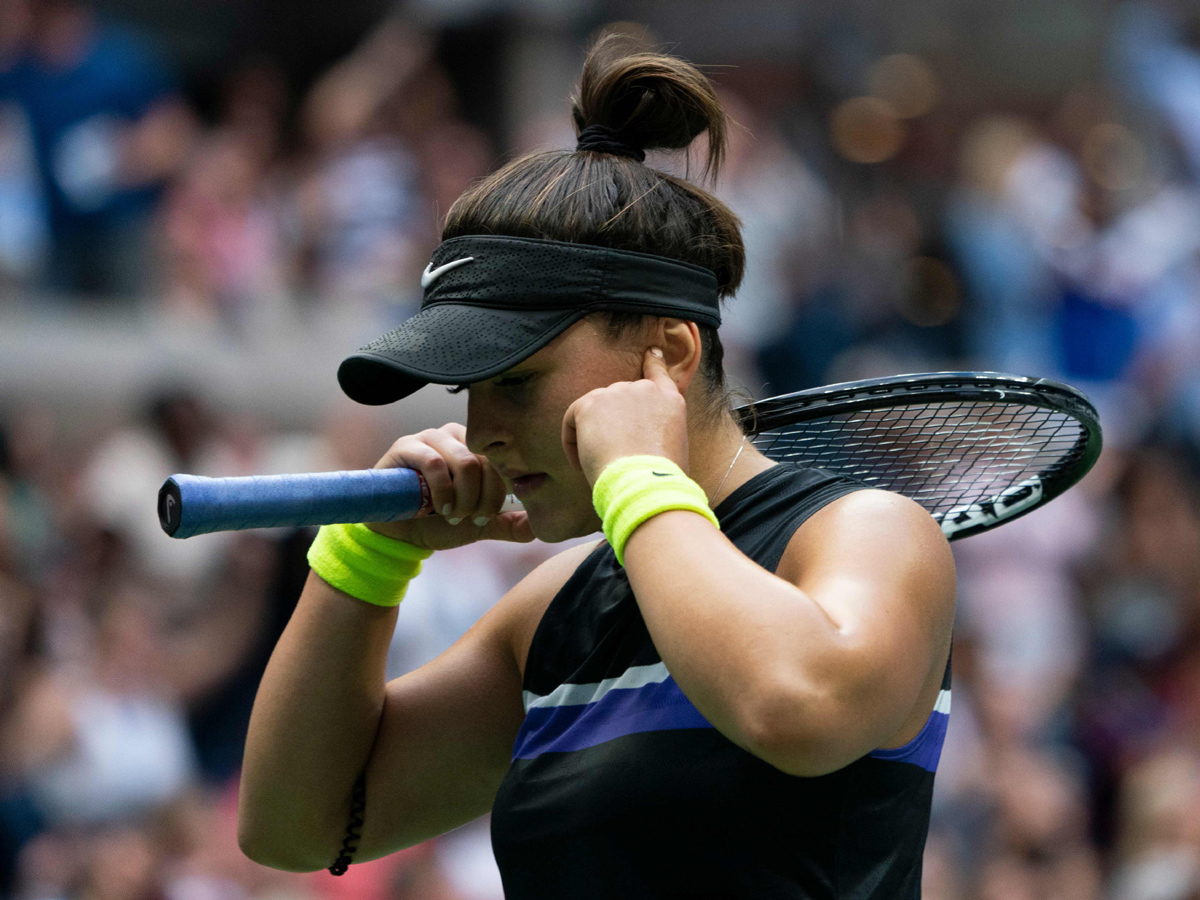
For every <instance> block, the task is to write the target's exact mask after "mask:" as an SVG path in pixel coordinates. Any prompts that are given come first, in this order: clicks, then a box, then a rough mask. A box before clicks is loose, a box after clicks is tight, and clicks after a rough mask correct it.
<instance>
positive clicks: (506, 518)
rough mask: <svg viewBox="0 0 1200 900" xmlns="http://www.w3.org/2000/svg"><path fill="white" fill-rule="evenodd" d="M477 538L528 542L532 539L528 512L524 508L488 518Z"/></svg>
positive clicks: (520, 542)
mask: <svg viewBox="0 0 1200 900" xmlns="http://www.w3.org/2000/svg"><path fill="white" fill-rule="evenodd" d="M479 538H480V540H487V541H512V542H514V543H518V544H528V543H529V542H530V541H532V540H533V529H532V528H531V527H530V525H529V514H528V513H526V512H525V511H524V510H518V511H516V512H506V513H500V515H498V516H494V517H493V518H491V519H489V520H488V522H487V524H486V525H484V526H483V528H482V529H481V530H480V533H479Z"/></svg>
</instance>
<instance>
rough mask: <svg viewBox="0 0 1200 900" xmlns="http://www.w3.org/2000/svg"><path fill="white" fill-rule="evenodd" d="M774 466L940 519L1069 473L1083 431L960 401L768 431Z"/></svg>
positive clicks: (1040, 412) (762, 443) (1004, 405)
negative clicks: (876, 494)
mask: <svg viewBox="0 0 1200 900" xmlns="http://www.w3.org/2000/svg"><path fill="white" fill-rule="evenodd" d="M752 440H753V441H754V443H755V445H756V446H757V447H758V448H759V449H760V450H762V451H763V452H764V453H765V454H766V455H768V456H770V457H771V458H772V459H776V460H779V461H787V462H797V463H800V464H802V465H805V466H809V467H814V468H827V469H832V470H834V471H837V472H840V473H842V474H845V475H848V476H850V477H852V478H855V479H857V480H859V481H862V482H863V483H865V484H869V485H871V486H872V487H878V488H882V489H884V490H890V491H896V492H898V493H902V494H905V495H907V496H909V497H911V498H913V499H914V500H916V501H917V502H918V503H920V504H921V505H922V506H924V507H925V508H926V509H927V510H928V511H929V512H930V513H931V514H933V516H934V517H935V518H939V519H940V518H941V517H942V516H943V515H944V514H945V513H947V512H948V511H950V510H951V509H955V508H956V507H961V506H962V505H964V504H966V503H971V502H974V501H976V500H978V499H979V498H980V497H987V496H995V495H999V494H1001V493H1002V492H1003V491H1005V490H1007V489H1009V488H1012V487H1014V486H1016V485H1018V484H1020V483H1021V482H1023V481H1025V480H1027V479H1029V478H1031V477H1033V476H1038V477H1040V478H1041V479H1042V480H1043V482H1050V481H1052V480H1053V479H1054V477H1055V475H1056V473H1059V472H1064V471H1066V470H1069V469H1071V468H1072V467H1073V466H1074V464H1075V463H1076V462H1077V460H1078V459H1079V457H1080V456H1081V455H1082V454H1083V452H1084V448H1085V445H1086V443H1087V434H1086V431H1085V429H1084V426H1083V425H1082V424H1081V423H1080V422H1079V420H1078V419H1076V418H1075V417H1073V416H1071V415H1069V414H1067V413H1065V412H1061V411H1058V410H1052V409H1046V408H1043V407H1040V406H1033V405H1030V404H1020V403H1009V402H992V401H979V400H956V401H942V402H920V403H912V404H907V405H903V406H894V407H888V408H883V409H874V410H866V411H858V412H848V413H841V414H835V415H833V416H829V417H826V418H822V419H814V420H811V421H808V422H799V423H795V424H791V425H787V426H785V427H782V428H777V429H773V430H771V431H764V432H762V433H760V434H758V435H755V436H753V438H752Z"/></svg>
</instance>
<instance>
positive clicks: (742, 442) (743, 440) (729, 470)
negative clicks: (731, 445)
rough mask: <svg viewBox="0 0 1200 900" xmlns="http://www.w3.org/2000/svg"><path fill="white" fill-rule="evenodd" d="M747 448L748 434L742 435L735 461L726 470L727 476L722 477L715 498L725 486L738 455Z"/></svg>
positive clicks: (714, 493)
mask: <svg viewBox="0 0 1200 900" xmlns="http://www.w3.org/2000/svg"><path fill="white" fill-rule="evenodd" d="M745 449H746V436H745V435H744V434H743V435H742V441H741V443H739V444H738V449H737V453H735V454H733V461H732V462H730V463H729V468H728V469H726V470H725V477H724V478H722V479H721V483H720V484H718V485H717V489H716V490H715V491H713V499H714V500H715V499H717V496H718V495H719V494H720V493H721V488H723V487H725V481H726V480H727V479H728V478H729V473H730V472H732V471H733V467H734V465H735V464H736V463H737V461H738V457H739V456H741V455H742V451H743V450H745Z"/></svg>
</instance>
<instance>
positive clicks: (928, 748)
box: [867, 690, 950, 772]
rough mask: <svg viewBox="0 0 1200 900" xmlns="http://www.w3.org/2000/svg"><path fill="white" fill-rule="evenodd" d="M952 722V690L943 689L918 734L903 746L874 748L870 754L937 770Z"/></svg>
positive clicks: (928, 770)
mask: <svg viewBox="0 0 1200 900" xmlns="http://www.w3.org/2000/svg"><path fill="white" fill-rule="evenodd" d="M949 722H950V692H949V691H948V690H943V691H941V692H940V693H939V694H938V698H937V703H935V704H934V705H933V712H931V713H930V714H929V718H928V719H926V720H925V725H924V727H922V728H921V730H920V732H918V734H917V736H916V737H915V738H913V739H912V740H911V741H909V742H908V743H907V744H904V745H903V746H901V747H892V748H891V749H887V750H883V749H880V750H872V751H871V752H870V753H869V754H867V755H868V756H873V757H875V758H876V759H890V760H893V761H895V762H906V763H912V764H913V765H916V766H920V767H921V768H922V769H924V770H925V771H927V772H936V771H937V764H938V760H939V759H941V756H942V744H943V742H945V740H946V726H947V724H949Z"/></svg>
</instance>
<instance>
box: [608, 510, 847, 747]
mask: <svg viewBox="0 0 1200 900" xmlns="http://www.w3.org/2000/svg"><path fill="white" fill-rule="evenodd" d="M625 568H626V572H627V575H628V577H629V582H630V585H631V587H632V588H633V592H634V594H635V596H636V597H637V600H638V606H639V607H640V609H641V612H642V617H643V618H644V619H645V622H646V627H647V629H648V630H649V632H650V636H651V638H652V639H653V640H654V645H655V647H656V648H657V649H658V651H659V654H660V655H661V656H662V659H663V662H664V663H666V666H667V668H668V669H669V670H670V672H671V674H672V676H673V677H674V678H675V680H676V682H677V683H678V684H679V686H680V688H681V689H682V690H683V692H684V693H685V694H686V695H687V697H688V698H689V699H690V700H691V701H692V703H693V704H694V705H695V706H696V708H697V709H698V710H699V711H700V712H701V713H702V714H703V715H704V716H705V718H707V719H708V720H709V721H710V722H711V723H712V724H713V725H714V726H715V727H716V728H717V729H718V730H719V731H721V732H722V733H723V734H725V735H726V736H727V737H728V738H730V740H732V741H734V743H737V744H739V745H740V746H742V747H744V748H745V749H747V750H750V751H751V752H756V753H758V754H759V755H764V754H767V755H769V753H770V752H771V748H772V747H775V746H778V745H780V744H783V743H785V742H791V744H793V745H795V744H796V743H797V742H803V740H804V732H803V730H802V729H803V727H804V726H805V725H807V726H808V727H810V728H813V727H814V726H815V725H816V723H818V722H820V721H821V719H822V717H823V716H824V715H825V714H826V713H827V711H828V710H827V707H828V706H829V705H830V703H831V701H832V699H833V698H831V696H830V694H831V693H832V692H834V691H835V690H836V689H837V687H838V685H839V683H840V682H839V679H844V678H845V677H846V676H845V666H846V662H847V656H848V653H847V651H848V639H847V636H846V635H845V634H843V632H842V630H841V629H839V627H838V623H836V622H834V621H833V620H832V618H831V617H830V616H829V615H828V614H827V613H826V611H825V610H824V609H823V608H822V607H821V606H820V605H819V604H818V603H817V602H816V601H815V600H814V599H813V598H812V597H810V596H809V595H808V594H806V593H805V592H804V591H802V590H801V589H800V588H798V587H796V586H795V585H792V584H790V583H789V582H787V581H784V580H783V579H781V578H778V577H776V576H775V575H774V574H772V573H770V572H768V571H766V570H765V569H763V568H762V567H761V566H759V565H758V564H757V563H755V562H753V561H752V560H750V559H749V558H748V557H746V556H745V555H744V554H742V553H741V551H739V550H738V549H737V548H736V547H734V546H733V545H732V544H731V543H730V542H729V540H728V539H727V538H726V537H725V536H724V535H722V534H721V533H720V532H719V531H718V530H717V529H715V528H713V526H712V525H711V524H710V523H709V522H708V521H706V520H705V519H703V518H701V517H700V516H698V515H696V514H695V513H691V512H687V511H670V512H666V513H662V514H660V515H658V516H655V517H654V518H652V519H650V520H648V521H647V522H645V523H644V524H642V525H641V526H639V527H638V529H637V530H636V531H635V532H634V533H633V535H632V537H631V538H630V539H629V541H628V543H627V544H626V545H625ZM793 726H794V727H793ZM818 730H819V729H818Z"/></svg>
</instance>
